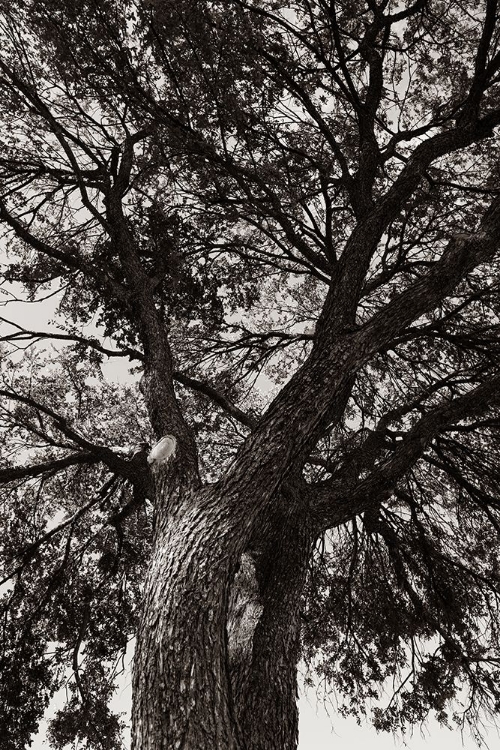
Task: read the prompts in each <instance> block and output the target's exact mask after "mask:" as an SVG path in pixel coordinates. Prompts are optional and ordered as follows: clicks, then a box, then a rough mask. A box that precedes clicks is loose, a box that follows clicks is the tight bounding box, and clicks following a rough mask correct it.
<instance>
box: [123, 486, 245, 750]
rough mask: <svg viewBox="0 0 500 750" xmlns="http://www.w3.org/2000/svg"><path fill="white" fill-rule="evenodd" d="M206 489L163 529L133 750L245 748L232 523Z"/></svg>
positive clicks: (146, 622)
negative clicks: (230, 628) (232, 685)
mask: <svg viewBox="0 0 500 750" xmlns="http://www.w3.org/2000/svg"><path fill="white" fill-rule="evenodd" d="M204 500H205V498H204V497H203V496H202V494H201V493H196V494H193V495H192V496H191V497H190V498H189V497H188V498H187V499H184V501H183V502H182V503H179V504H178V506H177V507H176V508H175V510H174V512H172V513H170V514H169V517H168V519H167V520H166V522H165V523H162V524H161V526H160V527H159V529H158V531H157V535H156V543H155V548H154V553H153V558H152V561H151V565H150V569H149V574H148V577H147V581H146V585H145V594H144V601H143V609H142V619H141V622H140V626H139V631H138V635H137V645H136V655H135V660H134V678H133V695H134V700H133V709H132V724H133V730H132V732H133V734H132V737H133V738H132V748H133V750H173V749H174V748H175V749H176V750H199V748H206V750H240V748H241V746H240V744H239V743H238V739H237V736H236V729H235V722H234V716H233V710H232V706H231V697H230V690H229V679H228V669H227V642H226V641H227V639H226V631H225V624H226V621H225V617H226V612H227V601H228V591H229V583H230V580H231V573H232V567H234V566H233V565H232V561H231V560H232V555H231V554H230V549H231V539H230V536H231V534H230V531H231V529H230V524H229V523H228V519H227V518H225V517H223V516H222V515H221V514H218V513H216V512H215V511H214V510H213V509H211V508H210V505H209V504H206V503H205V502H204Z"/></svg>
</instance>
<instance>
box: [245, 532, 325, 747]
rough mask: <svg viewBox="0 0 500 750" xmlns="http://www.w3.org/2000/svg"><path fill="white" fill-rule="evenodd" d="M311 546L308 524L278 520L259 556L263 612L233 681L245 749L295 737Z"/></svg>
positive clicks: (290, 742) (283, 743)
mask: <svg viewBox="0 0 500 750" xmlns="http://www.w3.org/2000/svg"><path fill="white" fill-rule="evenodd" d="M310 549H311V537H310V533H309V530H308V528H307V525H305V524H299V523H294V522H293V521H292V522H290V521H289V522H288V523H285V524H283V525H282V526H281V529H280V530H279V531H278V530H277V533H276V535H275V538H274V540H273V542H272V544H270V545H269V546H268V547H267V549H266V551H265V553H264V554H262V555H261V556H260V558H258V562H257V580H258V584H259V590H260V601H261V606H262V614H261V616H260V618H259V621H258V622H257V624H256V627H255V631H254V635H253V641H252V644H251V649H250V651H249V653H248V662H247V669H246V671H245V672H244V673H242V670H241V665H240V671H239V681H238V684H236V685H234V693H235V695H234V700H235V709H236V713H237V716H238V721H239V724H240V727H241V732H242V736H243V737H244V738H245V741H246V744H247V747H248V748H249V750H293V749H294V748H296V747H297V743H298V708H297V663H298V659H299V646H300V605H301V595H302V590H303V586H304V583H305V578H306V573H307V563H308V559H309V553H310Z"/></svg>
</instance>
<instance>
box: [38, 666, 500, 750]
mask: <svg viewBox="0 0 500 750" xmlns="http://www.w3.org/2000/svg"><path fill="white" fill-rule="evenodd" d="M129 706H130V679H129V678H128V679H127V681H126V682H125V683H124V685H123V687H122V688H121V689H120V690H119V691H118V694H117V698H116V700H115V702H114V708H115V710H117V711H126V712H128V710H129ZM299 706H300V741H299V750H358V749H359V750H361V748H363V749H364V748H369V750H477V745H475V744H474V742H473V740H472V739H471V738H470V736H468V735H465V734H464V735H463V736H462V735H461V733H460V732H459V731H451V730H449V729H444V728H441V727H440V726H439V724H437V723H436V722H435V721H430V722H428V724H427V726H426V727H422V728H415V729H414V730H413V733H412V735H408V736H406V737H405V738H404V739H402V738H401V737H399V738H395V737H393V736H392V735H390V734H377V732H376V731H375V730H374V729H373V728H372V727H369V726H361V727H359V726H358V725H357V724H356V721H355V720H354V719H342V718H341V717H339V716H336V715H335V711H334V709H333V708H332V709H331V710H330V711H329V712H327V711H326V709H325V707H324V706H323V705H322V704H321V703H318V702H317V700H316V697H315V693H314V691H311V690H310V691H309V692H308V694H307V695H303V696H302V697H301V698H300V701H299ZM487 743H488V745H487V748H489V750H495V748H498V747H499V746H500V735H499V734H498V732H497V731H496V730H495V729H494V728H493V727H489V731H488V733H487ZM126 747H127V750H128V745H126ZM31 750H49V745H48V743H46V742H44V740H43V736H42V733H41V734H40V735H38V737H37V738H36V739H35V741H34V743H33V745H32V746H31ZM75 750H77V749H75Z"/></svg>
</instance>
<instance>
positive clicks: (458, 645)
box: [0, 0, 500, 750]
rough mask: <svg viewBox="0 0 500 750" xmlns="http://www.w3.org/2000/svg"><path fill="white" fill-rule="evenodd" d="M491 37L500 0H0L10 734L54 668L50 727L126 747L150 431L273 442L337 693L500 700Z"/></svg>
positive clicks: (54, 733) (496, 112)
mask: <svg viewBox="0 0 500 750" xmlns="http://www.w3.org/2000/svg"><path fill="white" fill-rule="evenodd" d="M499 42H500V26H499V20H498V8H497V2H495V1H494V0H487V1H485V2H479V1H478V2H463V1H462V0H454V1H453V2H441V1H440V0H423V1H422V0H416V2H414V3H411V2H403V3H396V2H392V1H391V0H382V1H381V2H373V1H370V2H361V0H342V1H341V2H324V0H313V1H309V0H308V1H307V2H306V1H305V0H294V1H293V2H288V3H282V2H270V1H269V2H268V1H267V0H254V1H252V2H246V1H245V0H224V1H222V0H221V1H220V2H217V1H214V2H212V1H210V2H208V1H207V0H197V1H196V2H184V1H183V0H176V1H175V2H171V1H170V0H162V1H161V2H157V1H156V0H148V1H144V2H135V0H79V2H76V3H74V2H72V3H69V2H66V0H59V1H58V2H54V1H53V0H50V2H49V1H48V0H47V1H46V0H16V2H11V3H7V2H2V3H1V5H0V48H1V52H0V102H1V104H0V122H1V132H0V222H1V226H2V232H3V235H2V249H3V252H4V260H3V262H2V265H1V268H0V270H1V276H2V288H1V291H2V292H3V293H4V294H5V296H2V317H1V319H0V322H2V323H3V326H2V336H1V338H2V341H3V342H4V349H3V350H2V383H1V384H0V409H1V412H0V415H1V416H0V418H1V423H0V429H1V432H0V446H1V448H2V451H1V459H0V482H1V487H2V495H1V497H2V504H1V506H0V515H1V519H2V532H3V533H2V549H1V550H0V555H1V558H0V559H1V564H2V578H3V579H4V580H3V583H2V586H3V589H2V596H3V598H2V600H1V606H2V625H1V631H0V636H1V643H2V646H1V650H0V667H1V669H0V671H1V674H2V687H1V691H3V692H0V707H1V708H0V712H1V711H3V714H1V715H0V724H2V725H3V726H8V727H9V732H10V734H9V739H8V741H9V742H11V747H12V748H14V747H16V748H18V747H24V746H26V744H27V743H28V741H29V737H30V736H31V735H32V734H33V733H34V732H36V728H37V725H38V722H39V720H40V718H41V717H42V715H43V712H44V710H45V708H46V706H47V704H48V701H49V700H50V697H51V696H52V695H53V694H54V691H55V690H57V689H58V688H59V687H61V686H62V685H67V687H68V702H67V705H66V706H65V707H64V708H62V709H61V711H60V712H59V713H58V715H57V716H56V718H55V719H54V721H53V722H52V724H51V727H50V739H51V742H52V744H53V745H54V747H56V748H63V747H65V746H66V745H67V744H68V743H69V744H71V743H74V742H76V741H79V742H83V743H86V744H85V745H84V746H87V747H89V748H92V749H94V748H101V749H102V750H112V749H113V748H118V747H120V732H121V724H120V721H121V720H120V718H119V717H116V716H114V715H113V714H112V713H111V712H110V710H109V708H108V703H109V700H110V698H111V696H112V693H113V689H114V684H115V679H116V673H117V664H118V663H119V660H120V657H121V656H123V654H124V652H125V649H126V647H127V643H128V642H129V641H130V639H132V638H133V637H134V634H135V632H136V628H137V620H138V616H139V615H140V607H139V604H138V603H139V601H140V596H141V587H142V584H143V580H144V575H145V571H146V570H147V567H148V560H149V556H150V554H151V543H152V539H153V535H154V530H155V528H157V524H159V523H160V521H161V512H160V509H159V504H158V503H155V498H154V490H153V488H152V483H151V476H150V473H149V469H148V465H147V462H146V456H147V453H148V449H149V448H148V446H150V445H151V443H152V442H153V441H154V440H155V439H158V438H159V437H161V435H162V434H165V433H166V432H169V433H170V432H172V433H173V434H177V435H180V436H181V440H180V444H181V445H182V449H183V450H185V451H186V453H185V454H183V455H186V456H187V455H188V454H189V456H190V459H189V460H187V459H186V467H187V468H185V472H186V475H187V474H189V472H191V473H192V475H196V477H198V475H199V476H200V477H201V480H200V481H201V482H202V483H214V482H217V481H218V480H221V479H224V477H225V476H226V474H227V472H228V469H231V467H232V468H233V469H234V465H235V462H236V466H238V457H239V456H240V455H245V445H247V444H248V443H245V441H246V440H247V438H248V437H249V436H250V439H251V440H254V441H255V445H257V444H258V441H259V440H260V441H261V443H263V444H266V445H267V446H268V449H269V450H268V453H269V463H270V465H272V466H273V467H274V469H273V470H275V472H276V473H275V476H273V477H272V483H271V484H272V486H273V487H276V488H277V489H276V492H275V496H273V501H272V502H273V503H274V505H275V506H276V507H277V508H278V511H279V512H278V511H277V512H276V517H278V518H279V517H281V516H280V513H281V514H283V507H282V506H281V505H280V503H282V499H281V500H280V498H283V497H285V498H286V497H287V494H286V491H290V486H289V485H293V488H294V491H296V494H297V495H299V496H300V497H301V498H303V500H302V506H301V508H300V514H302V516H301V517H302V518H303V521H304V525H309V524H311V527H312V528H313V531H314V533H313V537H314V538H313V539H312V542H314V544H312V545H311V546H312V547H313V548H314V553H313V554H312V556H311V559H310V563H309V573H308V579H307V584H306V587H305V590H304V592H303V603H302V646H303V655H304V657H305V658H306V659H307V661H308V663H309V664H310V666H311V668H312V669H314V670H316V672H317V673H319V674H320V675H321V676H324V677H326V678H327V683H328V685H329V686H330V687H331V688H333V689H334V690H335V691H336V692H337V694H338V697H339V699H340V703H341V704H342V706H343V708H342V710H343V711H345V712H353V713H354V714H356V715H364V714H365V713H366V712H367V711H368V707H369V706H370V705H372V709H370V710H371V717H372V719H373V721H374V723H375V726H376V727H377V728H379V729H388V730H392V729H395V728H402V729H404V727H405V726H406V725H407V724H408V723H410V724H411V723H415V722H418V721H421V720H424V719H425V717H426V716H427V715H428V713H429V712H430V711H431V712H432V711H434V712H435V713H436V715H437V717H438V719H439V720H440V721H442V722H444V723H448V722H449V721H450V720H451V719H452V718H454V719H456V720H457V721H458V722H463V721H464V719H468V720H470V721H471V722H475V721H476V719H477V717H478V715H479V713H480V712H481V711H490V710H491V711H496V710H497V709H498V706H499V705H500V692H499V688H498V659H499V658H500V652H499V647H500V646H499V643H498V622H499V617H498V615H499V612H498V596H499V593H500V573H499V571H500V569H499V559H498V552H497V550H498V534H499V532H500V506H499V499H498V486H499V479H500V477H499V469H498V466H499V456H500V445H499V439H500V433H499V426H500V421H499V419H500V417H499V412H498V408H499V400H498V393H499V392H500V391H499V385H500V383H498V365H499V355H500V350H499V344H498V342H499V333H500V324H499V313H500V297H499V289H500V286H499V285H500V275H499V266H498V257H496V250H497V247H498V243H499V238H500V223H499V221H498V216H497V214H498V196H499V194H500V173H499V167H498V164H499V163H500V162H499V157H500V153H499V150H500V141H499V140H498V136H497V128H498V127H499V125H500V101H499V82H500V79H499V77H498V76H499V70H500V50H499ZM18 298H20V299H22V300H25V301H26V304H28V301H29V302H30V304H32V303H34V302H35V301H37V300H38V301H40V300H45V303H43V302H40V304H41V305H42V307H41V310H42V311H43V310H45V309H47V305H50V304H51V303H52V302H54V307H53V308H52V309H53V313H51V314H50V315H49V316H48V317H49V318H50V317H51V318H52V321H51V322H50V321H49V322H47V324H43V325H42V324H39V323H38V321H37V319H36V316H34V315H33V316H31V317H30V319H29V323H25V322H23V321H24V320H25V319H26V318H25V317H23V316H19V312H18V311H19V309H20V308H19V306H18V302H17V301H16V300H17V299H18ZM4 303H5V304H4ZM9 310H12V314H10V313H9ZM18 316H19V317H18ZM42 317H43V312H42ZM117 362H119V363H122V366H121V367H120V365H118V366H116V363H117ZM112 363H114V365H113V364H112ZM125 363H127V364H125ZM322 363H325V364H324V365H323V364H322ZM127 366H128V367H129V369H127ZM342 367H344V370H345V371H344V372H343V374H342V373H341V375H342V377H341V375H339V377H338V378H337V380H335V379H334V375H335V372H336V369H335V368H337V369H341V368H342ZM329 378H331V381H330V380H329ZM114 380H118V381H121V382H113V381H114ZM123 380H126V384H125V385H124V384H123ZM297 384H298V385H297ZM334 386H335V387H334ZM294 388H296V391H295V392H294V391H293V389H294ZM293 393H296V396H294V397H292V396H290V394H293ZM287 399H289V400H288V401H287ZM290 404H291V405H290ZM292 406H293V408H292ZM268 407H270V408H269V410H268ZM280 410H281V411H280ZM263 415H264V416H263ZM276 415H278V418H277V419H276V424H278V425H279V429H275V427H274V423H273V424H271V418H272V417H273V416H276ZM266 420H267V421H266ZM294 420H295V421H294ZM166 428H168V429H166ZM259 430H261V432H259ZM176 431H177V432H176ZM266 431H267V432H266ZM280 431H281V432H280ZM291 435H292V437H291ZM259 444H260V443H259ZM242 446H243V447H242ZM188 449H189V450H188ZM196 451H197V454H198V456H196V455H195V454H196ZM280 451H281V453H280ZM282 456H285V457H286V458H285V459H283V458H282ZM245 460H246V459H245ZM280 462H281V463H280ZM193 466H196V468H195V469H193ZM266 467H267V464H266V466H264V465H263V467H262V472H263V475H264V473H265V471H267V470H268V469H267V468H266ZM183 471H184V469H183ZM255 473H256V474H257V473H258V472H255ZM197 481H198V479H197ZM287 483H288V484H287ZM294 483H295V484H294ZM268 484H270V483H269V482H268ZM283 488H285V491H283ZM253 489H254V490H255V493H256V496H257V494H258V492H259V489H258V487H257V486H255V488H253ZM295 511H297V509H295ZM264 516H265V514H264ZM264 516H263V517H264ZM259 519H260V517H259ZM259 519H257V520H259ZM260 520H261V519H260ZM306 521H307V524H306ZM266 524H267V525H266ZM251 525H252V524H249V526H251ZM268 525H269V523H268V519H267V517H266V522H265V523H263V524H262V529H263V531H262V535H261V537H260V538H259V533H258V532H252V534H253V537H252V539H250V538H249V539H248V546H249V548H251V549H252V550H254V551H255V549H257V550H258V552H259V554H261V553H262V549H261V547H262V548H264V549H266V545H269V539H266V538H265V530H266V529H267V528H268ZM254 526H255V528H257V529H258V528H259V524H258V523H257V522H255V524H254ZM276 533H277V532H276V530H274V531H273V532H272V533H271V534H270V538H271V539H273V540H274V539H275V535H276ZM273 535H274V536H273ZM255 536H257V537H258V538H257V539H256V538H255ZM267 554H268V553H267V552H266V553H265V554H262V559H267V557H266V555H267ZM283 554H285V552H283ZM284 567H286V566H284ZM266 572H268V571H266ZM262 579H265V575H264V574H262ZM388 685H391V688H389V690H390V691H391V695H392V697H390V698H389V701H387V700H386V699H385V698H384V692H387V690H388ZM9 747H10V746H9Z"/></svg>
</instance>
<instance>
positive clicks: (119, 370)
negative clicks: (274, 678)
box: [0, 286, 500, 750]
mask: <svg viewBox="0 0 500 750" xmlns="http://www.w3.org/2000/svg"><path fill="white" fill-rule="evenodd" d="M10 288H11V289H13V288H14V287H13V286H10ZM5 289H6V286H4V290H5ZM1 292H2V290H1V289H0V316H2V317H5V318H9V319H11V320H14V321H15V322H16V323H18V324H19V325H22V326H25V327H26V328H31V329H34V330H37V331H42V330H48V329H49V328H50V327H51V326H50V321H51V319H53V318H54V311H55V308H56V306H57V297H55V298H51V299H49V300H47V301H46V302H44V303H43V304H27V303H24V302H23V303H21V302H19V303H17V302H12V297H10V296H9V295H8V294H5V293H3V294H2V293H1ZM8 300H9V302H8V304H5V303H6V302H7V301H8ZM0 330H7V328H6V327H4V324H3V323H2V322H1V321H0ZM10 330H12V329H10ZM87 333H88V331H87ZM93 333H94V332H93ZM105 371H106V375H107V377H109V378H112V379H113V380H116V381H121V382H126V381H127V380H129V377H128V373H127V370H126V367H124V362H123V361H120V360H117V359H115V360H111V361H110V363H109V365H107V366H106V368H105ZM59 700H61V698H59ZM57 703H58V701H57V699H56V701H55V702H54V704H53V706H52V707H51V708H49V714H50V713H52V712H53V711H54V708H55V706H56V705H57ZM129 706H130V676H127V677H124V678H123V679H122V684H121V685H120V687H119V689H118V691H117V696H116V699H115V701H114V705H113V707H114V709H115V710H116V711H123V712H126V713H128V711H129ZM299 706H300V741H299V750H350V749H351V748H353V749H354V750H358V748H359V749H360V748H369V750H476V748H477V745H476V744H475V743H474V741H473V740H472V738H471V737H470V736H469V735H468V734H467V733H464V734H462V733H461V732H460V731H458V730H455V731H453V730H449V729H446V728H443V727H441V726H440V725H439V724H438V723H437V722H436V721H429V722H427V724H426V725H424V726H423V727H415V728H414V729H413V732H412V733H409V734H407V735H406V736H405V737H404V738H402V737H393V735H391V734H385V733H384V734H378V733H377V732H376V731H375V730H374V729H373V727H370V726H361V727H360V726H358V725H357V723H356V721H355V720H354V719H343V718H341V717H340V716H337V715H336V713H335V708H334V706H330V707H329V709H328V711H327V710H326V709H325V707H324V705H323V704H322V702H321V701H318V699H317V698H316V693H315V691H313V690H309V691H308V692H307V693H304V691H302V693H301V698H300V702H299ZM45 727H46V724H45V722H43V723H42V726H41V727H40V733H39V734H38V735H37V737H36V738H35V739H34V741H33V744H32V745H31V748H30V750H50V748H49V744H48V743H47V742H46V741H45V740H44V736H45ZM1 731H2V729H1V727H0V750H1V737H2V735H1ZM482 734H483V736H484V737H485V740H486V743H487V744H486V745H485V747H486V748H489V750H497V749H498V748H500V734H499V733H498V732H497V730H496V729H495V728H494V727H493V726H491V725H487V726H486V727H484V731H483V732H482ZM20 750H23V749H21V748H20ZM71 750H79V749H78V748H71ZM200 750H203V749H202V748H200Z"/></svg>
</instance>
